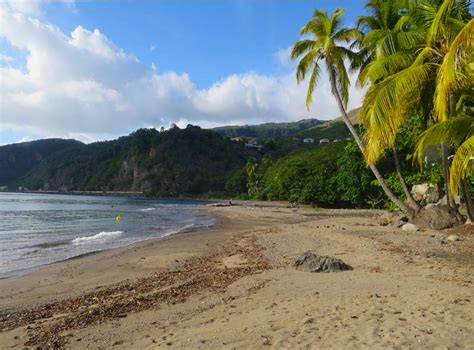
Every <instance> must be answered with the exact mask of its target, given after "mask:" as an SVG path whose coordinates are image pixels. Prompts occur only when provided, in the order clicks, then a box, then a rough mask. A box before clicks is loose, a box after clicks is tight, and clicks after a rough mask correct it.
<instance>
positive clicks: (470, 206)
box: [461, 179, 474, 224]
mask: <svg viewBox="0 0 474 350" xmlns="http://www.w3.org/2000/svg"><path fill="white" fill-rule="evenodd" d="M461 187H462V192H463V195H464V201H465V203H466V211H467V221H466V224H472V223H474V203H473V202H472V198H471V194H470V193H469V187H468V185H467V180H466V179H462V180H461Z"/></svg>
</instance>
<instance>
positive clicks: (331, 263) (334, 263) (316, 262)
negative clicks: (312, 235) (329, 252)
mask: <svg viewBox="0 0 474 350" xmlns="http://www.w3.org/2000/svg"><path fill="white" fill-rule="evenodd" d="M293 266H294V267H295V268H296V269H297V270H300V271H306V272H340V271H347V270H352V267H351V266H349V265H347V264H346V263H345V262H344V261H342V260H341V259H338V258H336V257H334V256H321V255H318V254H315V253H312V252H306V253H304V254H303V255H301V256H299V257H297V258H296V259H295V260H294V261H293Z"/></svg>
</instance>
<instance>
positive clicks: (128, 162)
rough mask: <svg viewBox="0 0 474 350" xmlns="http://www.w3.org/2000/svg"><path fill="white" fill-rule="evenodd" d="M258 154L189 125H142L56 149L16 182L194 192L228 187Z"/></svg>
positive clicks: (43, 186)
mask: <svg viewBox="0 0 474 350" xmlns="http://www.w3.org/2000/svg"><path fill="white" fill-rule="evenodd" d="M249 157H254V158H258V157H259V154H258V153H257V152H254V151H249V150H247V149H245V148H244V147H243V146H242V145H239V144H237V143H234V142H231V141H230V140H228V139H224V138H222V137H221V136H220V135H219V134H217V133H215V132H213V131H209V130H202V129H201V128H199V127H196V126H191V125H189V126H188V127H187V128H185V129H179V128H177V127H175V128H172V129H170V130H168V131H164V132H161V133H160V132H158V131H157V130H155V129H140V130H137V131H136V132H134V133H132V134H131V135H129V136H126V137H121V138H119V139H118V140H114V141H106V142H96V143H92V144H89V145H85V146H83V147H81V148H78V149H67V150H64V151H61V152H57V153H55V154H53V155H52V156H50V157H49V158H47V159H45V160H44V161H43V162H41V163H40V164H38V165H37V166H36V167H34V168H33V169H32V170H31V171H30V172H29V173H27V174H26V175H24V176H23V177H21V178H19V179H18V180H17V183H19V184H22V185H23V186H26V187H28V188H29V189H44V190H132V191H143V192H145V193H147V194H149V195H160V196H178V195H182V196H191V195H202V194H205V193H210V192H217V193H221V195H222V194H223V192H224V189H225V184H226V180H227V177H228V175H229V174H232V173H233V172H235V171H237V170H238V169H240V168H242V167H243V166H244V165H245V163H246V161H247V159H248V158H249Z"/></svg>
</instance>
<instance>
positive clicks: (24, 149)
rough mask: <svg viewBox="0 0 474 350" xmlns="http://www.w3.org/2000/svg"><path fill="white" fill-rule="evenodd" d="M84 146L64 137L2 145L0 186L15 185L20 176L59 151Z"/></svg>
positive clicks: (0, 149)
mask: <svg viewBox="0 0 474 350" xmlns="http://www.w3.org/2000/svg"><path fill="white" fill-rule="evenodd" d="M83 146H84V144H83V143H82V142H79V141H76V140H63V139H45V140H38V141H31V142H23V143H14V144H11V145H6V146H0V186H13V185H14V184H15V182H16V180H17V179H18V178H20V177H21V176H23V175H25V174H26V173H27V172H29V171H30V170H31V169H33V168H34V167H35V166H36V165H38V164H39V163H40V162H42V161H43V160H44V159H46V158H48V157H49V156H51V155H53V154H55V153H57V152H60V151H64V150H73V149H74V150H77V149H79V148H81V147H83Z"/></svg>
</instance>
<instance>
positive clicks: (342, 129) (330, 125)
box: [296, 108, 360, 141]
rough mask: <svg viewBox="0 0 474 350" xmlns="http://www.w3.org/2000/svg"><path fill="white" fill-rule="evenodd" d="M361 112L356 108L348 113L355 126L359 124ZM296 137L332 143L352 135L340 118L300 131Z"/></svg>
mask: <svg viewBox="0 0 474 350" xmlns="http://www.w3.org/2000/svg"><path fill="white" fill-rule="evenodd" d="M359 111H360V108H356V109H353V110H351V111H350V112H348V113H347V114H348V115H349V119H350V120H351V122H352V124H353V125H357V124H359ZM296 136H298V137H301V138H306V137H310V138H313V139H315V140H321V139H329V140H331V141H332V140H334V139H339V140H343V139H345V138H347V137H350V133H349V130H348V129H347V127H346V124H344V121H343V120H342V117H338V118H336V119H333V120H330V121H328V122H325V123H323V124H320V125H317V126H314V127H312V128H309V129H306V130H303V131H300V132H299V133H297V134H296Z"/></svg>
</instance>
